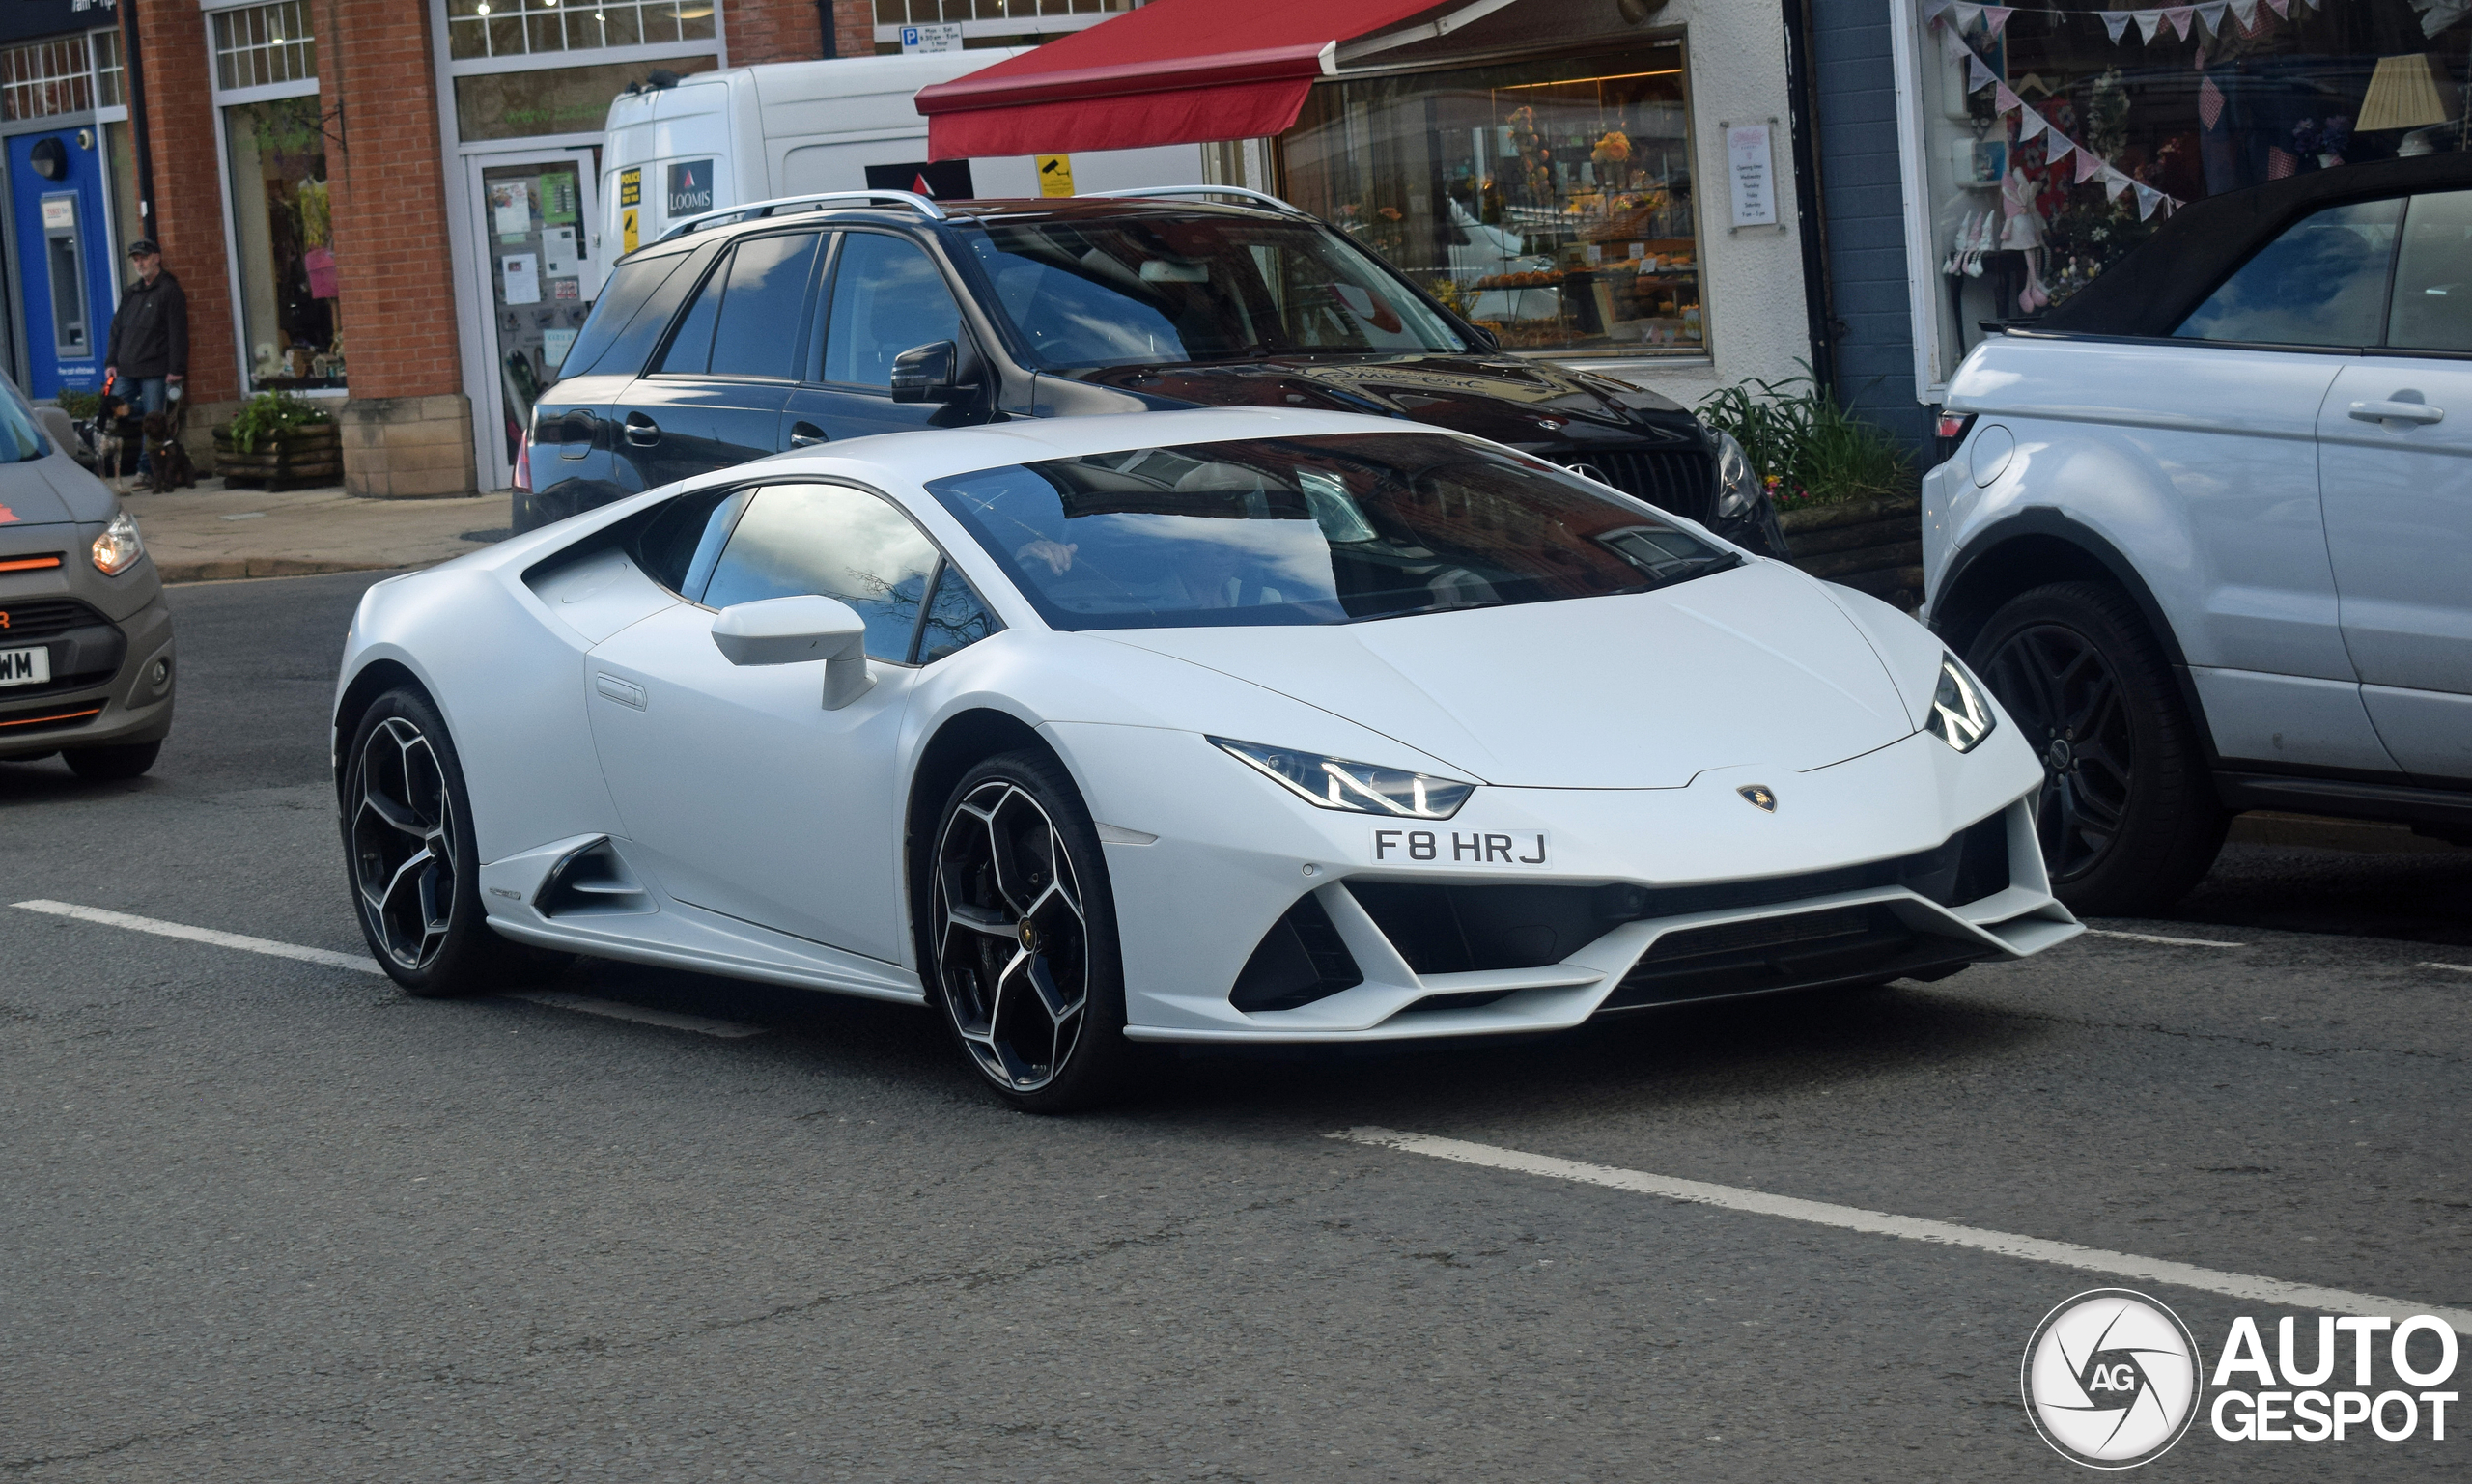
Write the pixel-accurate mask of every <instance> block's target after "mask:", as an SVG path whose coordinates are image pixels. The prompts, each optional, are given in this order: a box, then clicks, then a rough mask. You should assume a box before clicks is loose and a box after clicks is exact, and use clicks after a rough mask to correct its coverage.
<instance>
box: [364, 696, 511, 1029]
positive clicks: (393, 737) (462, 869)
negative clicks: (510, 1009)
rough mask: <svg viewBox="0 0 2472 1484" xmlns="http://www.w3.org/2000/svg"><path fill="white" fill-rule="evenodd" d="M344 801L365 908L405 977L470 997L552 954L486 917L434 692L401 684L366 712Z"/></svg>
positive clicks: (464, 807) (451, 750)
mask: <svg viewBox="0 0 2472 1484" xmlns="http://www.w3.org/2000/svg"><path fill="white" fill-rule="evenodd" d="M342 798H343V832H344V854H345V858H346V863H347V869H348V871H349V873H350V876H351V894H352V907H353V910H354V914H355V915H356V916H357V917H358V918H359V920H360V929H361V935H362V936H363V937H364V938H367V939H368V940H369V951H370V952H371V954H373V955H374V956H375V957H376V958H377V960H378V964H379V967H381V968H383V969H385V970H386V972H387V974H388V976H389V977H391V978H392V979H393V980H394V981H395V982H396V984H398V985H400V986H402V987H403V988H404V989H405V990H406V991H407V992H408V993H410V994H421V995H439V994H471V993H474V992H477V991H481V990H487V989H492V988H495V987H496V986H497V985H498V984H500V983H502V982H504V981H505V980H506V979H508V978H509V977H512V976H513V975H514V974H515V973H516V972H517V971H518V970H519V969H520V967H522V966H524V965H526V963H527V962H529V963H534V964H540V963H542V962H543V960H542V959H541V958H540V957H539V956H535V955H528V954H526V952H525V951H524V950H523V949H521V948H520V947H519V946H518V945H516V944H514V943H512V942H509V941H508V940H507V939H505V938H500V937H498V936H497V935H496V934H495V933H492V931H490V928H489V926H488V923H487V921H486V920H485V919H486V914H485V913H484V911H483V910H482V908H481V887H480V881H479V877H478V874H477V866H478V863H479V854H478V852H477V850H476V849H475V847H474V845H473V835H472V806H471V800H470V798H469V797H468V796H467V795H466V793H465V791H464V787H463V766H462V763H461V761H460V760H459V759H458V758H457V757H456V753H455V744H454V742H453V741H452V740H451V739H450V738H449V737H448V736H447V732H446V724H445V723H444V722H443V721H441V720H440V719H439V718H438V715H437V712H436V710H435V708H434V707H432V706H431V705H430V703H429V700H428V698H427V697H426V696H423V695H421V694H420V693H419V692H417V691H414V690H411V689H408V688H407V689H399V690H390V691H388V692H387V693H386V694H384V695H382V696H380V697H379V698H378V700H377V702H376V703H375V704H374V705H372V706H371V707H370V708H369V710H368V712H367V713H366V714H363V715H362V717H361V721H360V726H359V728H358V730H357V731H356V732H355V734H354V735H353V738H352V742H351V751H350V752H349V753H348V754H346V758H345V768H344V776H343V779H342Z"/></svg>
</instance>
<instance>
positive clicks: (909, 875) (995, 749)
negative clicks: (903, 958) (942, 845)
mask: <svg viewBox="0 0 2472 1484" xmlns="http://www.w3.org/2000/svg"><path fill="white" fill-rule="evenodd" d="M1023 750H1028V751H1036V752H1040V753H1044V754H1046V755H1047V756H1048V757H1051V758H1054V759H1055V762H1056V764H1057V766H1058V767H1061V768H1063V769H1064V771H1065V773H1066V774H1067V775H1068V776H1072V777H1074V778H1075V781H1076V785H1077V786H1079V782H1080V779H1079V776H1078V775H1077V774H1075V773H1074V770H1073V769H1072V767H1071V765H1069V764H1067V763H1066V762H1065V761H1064V759H1063V758H1062V757H1061V756H1059V755H1058V754H1057V752H1056V750H1055V748H1054V747H1053V745H1051V744H1050V743H1049V742H1048V740H1047V739H1046V738H1044V737H1042V736H1040V735H1039V731H1038V728H1037V727H1035V726H1033V725H1031V724H1030V723H1029V722H1027V721H1025V720H1023V719H1022V718H1021V717H1020V716H1017V715H1015V714H1012V713H1011V712H1007V711H999V710H997V709H996V708H995V707H992V706H974V707H970V708H969V709H967V710H963V711H958V712H955V713H954V714H951V715H949V716H946V717H945V718H944V719H943V720H941V721H940V722H938V723H937V725H936V730H935V733H934V734H933V735H932V736H930V737H929V738H928V739H927V741H926V742H925V744H924V745H922V746H921V747H920V748H919V749H918V761H917V764H916V765H915V766H914V767H913V768H912V769H911V772H910V789H909V793H908V796H907V798H905V799H904V802H903V808H902V831H901V841H902V853H901V854H902V868H901V878H902V905H903V908H904V910H905V911H906V912H907V914H908V917H909V919H910V929H911V930H910V938H911V946H912V949H913V952H915V953H917V954H918V956H919V959H918V969H919V972H920V974H921V976H922V977H923V976H924V975H925V973H926V970H927V945H926V944H925V943H923V942H921V941H919V936H918V927H917V924H918V921H919V919H920V916H921V907H920V894H921V893H922V892H924V891H925V889H926V887H927V884H928V881H927V874H926V872H925V871H924V870H922V869H921V863H922V862H923V861H925V860H926V859H927V856H928V854H929V853H930V852H932V851H933V850H934V849H935V846H936V841H935V833H936V818H937V815H938V814H939V813H940V812H941V810H942V809H943V806H944V799H945V798H946V796H948V795H950V794H951V793H952V791H953V785H955V784H957V783H959V782H961V779H962V774H964V773H966V772H968V771H969V770H971V769H972V768H974V767H976V766H977V765H978V764H979V763H981V762H983V761H985V760H986V759H988V758H992V757H995V756H997V755H998V754H1000V753H1006V752H1014V751H1023Z"/></svg>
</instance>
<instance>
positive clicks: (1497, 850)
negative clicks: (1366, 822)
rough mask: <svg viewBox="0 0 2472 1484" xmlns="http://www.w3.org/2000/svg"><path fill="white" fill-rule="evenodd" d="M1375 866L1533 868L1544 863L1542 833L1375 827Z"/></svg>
mask: <svg viewBox="0 0 2472 1484" xmlns="http://www.w3.org/2000/svg"><path fill="white" fill-rule="evenodd" d="M1373 863H1374V864H1375V865H1384V866H1387V865H1396V864H1407V865H1418V866H1480V867H1481V866H1491V867H1493V868H1495V869H1497V870H1499V869H1501V868H1503V867H1505V866H1510V867H1519V866H1527V867H1530V868H1531V869H1532V868H1534V867H1537V866H1541V865H1543V864H1545V832H1544V831H1543V830H1541V829H1514V830H1511V831H1509V832H1507V833H1504V832H1503V831H1501V830H1485V829H1422V828H1418V827H1414V826H1388V825H1382V826H1375V827H1374V830H1373Z"/></svg>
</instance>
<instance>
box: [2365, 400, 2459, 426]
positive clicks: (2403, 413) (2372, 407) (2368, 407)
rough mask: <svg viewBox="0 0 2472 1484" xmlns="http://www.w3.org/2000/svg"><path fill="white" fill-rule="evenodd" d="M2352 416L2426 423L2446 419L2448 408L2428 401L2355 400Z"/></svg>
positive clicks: (2388, 421) (2366, 419)
mask: <svg viewBox="0 0 2472 1484" xmlns="http://www.w3.org/2000/svg"><path fill="white" fill-rule="evenodd" d="M2352 417H2353V419H2354V420H2355V421H2358V422H2364V423H2424V424H2426V423H2434V422H2442V421H2444V420H2445V418H2446V409H2445V408H2443V407H2433V406H2430V405H2429V404H2428V403H2426V402H2355V403H2353V404H2352Z"/></svg>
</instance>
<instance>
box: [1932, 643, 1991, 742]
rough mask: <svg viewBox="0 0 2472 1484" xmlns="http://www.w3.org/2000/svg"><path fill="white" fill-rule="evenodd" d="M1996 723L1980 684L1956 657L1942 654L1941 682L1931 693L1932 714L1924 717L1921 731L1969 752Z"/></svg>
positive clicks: (1989, 702) (1989, 701)
mask: <svg viewBox="0 0 2472 1484" xmlns="http://www.w3.org/2000/svg"><path fill="white" fill-rule="evenodd" d="M1999 724H2000V718H1999V716H1998V715H1997V714H1995V713H1994V712H1993V711H1992V709H1991V699H1990V697H1988V696H1986V695H1984V694H1983V693H1982V686H1981V683H1980V682H1979V681H1977V680H1976V679H1975V678H1974V677H1973V676H1972V675H1969V674H1967V673H1966V667H1965V666H1964V665H1961V664H1959V663H1957V657H1956V656H1954V655H1942V656H1941V657H1940V682H1939V685H1938V686H1937V687H1936V688H1935V689H1934V690H1933V691H1932V692H1931V714H1929V715H1928V716H1925V717H1924V719H1923V730H1924V731H1926V732H1928V733H1930V734H1931V735H1932V736H1934V737H1936V738H1938V739H1940V740H1941V741H1942V742H1947V743H1948V744H1949V745H1950V746H1952V747H1954V748H1956V749H1957V750H1958V751H1959V752H1972V751H1973V750H1974V749H1975V744H1976V743H1978V742H1981V741H1982V740H1983V739H1984V738H1986V737H1989V736H1990V735H1991V729H1992V728H1993V727H1995V726H1998V725H1999Z"/></svg>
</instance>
